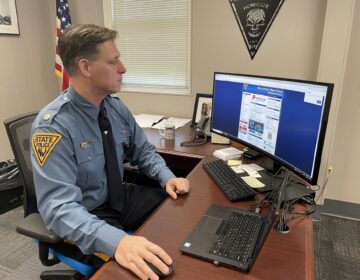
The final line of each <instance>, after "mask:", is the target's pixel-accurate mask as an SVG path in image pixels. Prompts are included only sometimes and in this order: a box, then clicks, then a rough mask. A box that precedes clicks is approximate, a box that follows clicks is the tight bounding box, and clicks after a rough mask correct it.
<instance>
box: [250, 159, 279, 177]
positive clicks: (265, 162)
mask: <svg viewBox="0 0 360 280" xmlns="http://www.w3.org/2000/svg"><path fill="white" fill-rule="evenodd" d="M256 163H257V164H258V165H259V166H261V167H262V168H264V169H265V170H266V171H267V172H268V173H270V174H271V175H275V174H278V175H279V173H278V172H279V170H280V169H281V164H279V163H277V162H276V161H273V160H272V159H270V158H268V157H263V158H261V159H260V160H259V161H258V162H256Z"/></svg>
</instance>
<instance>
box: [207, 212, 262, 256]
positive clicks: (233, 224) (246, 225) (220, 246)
mask: <svg viewBox="0 0 360 280" xmlns="http://www.w3.org/2000/svg"><path fill="white" fill-rule="evenodd" d="M262 221H263V219H262V217H261V216H257V215H253V214H250V213H243V212H237V211H233V212H232V213H231V216H230V218H229V219H228V220H227V221H225V225H223V226H222V227H220V235H219V236H218V238H217V240H215V242H214V243H213V244H212V246H211V247H210V250H209V253H210V254H213V255H217V256H221V257H224V258H228V259H232V260H235V261H239V262H243V263H244V262H245V261H246V259H247V257H248V255H249V251H250V249H251V247H252V244H253V239H254V238H256V237H257V236H258V235H257V234H256V233H257V232H258V229H259V227H261V225H262Z"/></svg>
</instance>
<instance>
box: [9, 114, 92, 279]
mask: <svg viewBox="0 0 360 280" xmlns="http://www.w3.org/2000/svg"><path fill="white" fill-rule="evenodd" d="M36 116H37V112H32V113H27V114H22V115H19V116H15V117H12V118H9V119H6V120H5V121H4V125H5V128H6V132H7V134H8V138H9V141H10V145H11V148H12V151H13V153H14V157H15V160H16V162H17V164H18V167H19V170H20V173H21V175H22V177H23V180H24V202H23V206H24V217H25V218H24V220H23V221H22V222H21V223H19V225H18V226H17V228H16V231H17V232H18V233H20V234H23V235H26V236H28V237H32V238H34V239H36V240H37V243H38V245H39V258H40V261H41V263H42V264H43V265H44V266H52V265H55V264H57V263H59V262H63V263H65V264H66V265H68V266H70V267H71V268H73V269H74V270H75V271H73V270H65V271H64V270H63V271H45V272H43V273H42V274H41V275H40V279H42V280H49V279H52V280H56V279H59V280H60V279H61V280H65V279H74V280H77V279H83V278H84V277H85V279H86V277H88V276H91V275H92V274H93V273H94V272H95V269H94V268H93V267H91V266H89V265H87V264H83V263H80V262H78V261H77V260H75V259H71V258H69V257H66V256H64V255H62V254H59V253H58V252H56V251H54V250H52V249H51V248H49V245H50V244H55V243H58V242H63V240H62V239H61V238H60V237H59V236H57V235H56V234H55V233H54V232H52V231H50V230H48V229H47V228H46V226H45V224H44V222H43V220H42V218H41V216H40V214H39V213H38V209H37V202H36V194H35V187H34V181H33V173H32V166H31V158H30V150H31V146H30V133H31V126H32V123H33V121H34V119H35V118H36ZM49 253H51V254H52V255H53V257H52V258H49Z"/></svg>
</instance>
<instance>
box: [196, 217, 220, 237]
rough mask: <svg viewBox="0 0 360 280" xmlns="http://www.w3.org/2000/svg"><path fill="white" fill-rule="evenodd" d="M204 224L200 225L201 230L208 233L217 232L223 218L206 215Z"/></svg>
mask: <svg viewBox="0 0 360 280" xmlns="http://www.w3.org/2000/svg"><path fill="white" fill-rule="evenodd" d="M204 218H205V219H204V220H203V224H202V225H201V227H200V230H201V231H204V232H208V233H216V231H217V229H218V228H219V226H220V225H221V222H222V221H223V219H220V218H215V217H204Z"/></svg>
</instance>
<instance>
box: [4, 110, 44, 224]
mask: <svg viewBox="0 0 360 280" xmlns="http://www.w3.org/2000/svg"><path fill="white" fill-rule="evenodd" d="M37 114H38V113H37V112H31V113H26V114H22V115H18V116H15V117H12V118H9V119H6V120H5V121H4V125H5V128H6V132H7V134H8V137H9V141H10V145H11V149H12V151H13V154H14V157H15V160H16V162H17V164H18V167H19V170H20V174H21V176H22V177H23V180H24V215H25V217H26V216H27V215H29V214H31V213H38V208H37V202H36V194H35V187H34V179H33V172H32V165H31V157H30V154H31V144H30V134H31V126H32V124H33V122H34V120H35V118H36V116H37Z"/></svg>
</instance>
